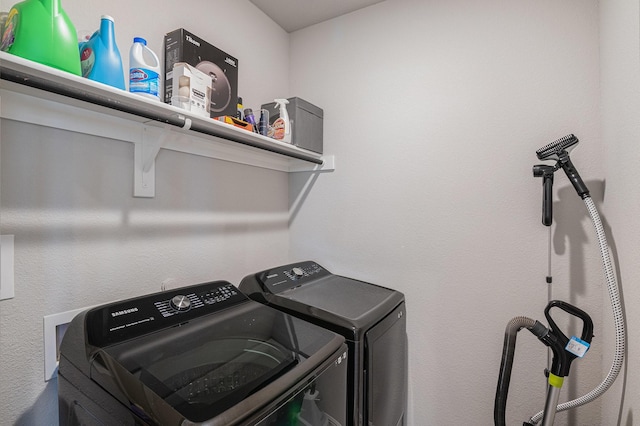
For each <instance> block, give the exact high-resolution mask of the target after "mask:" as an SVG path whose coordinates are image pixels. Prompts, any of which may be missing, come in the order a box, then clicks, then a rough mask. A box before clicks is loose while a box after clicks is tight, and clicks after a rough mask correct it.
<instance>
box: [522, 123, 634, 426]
mask: <svg viewBox="0 0 640 426" xmlns="http://www.w3.org/2000/svg"><path fill="white" fill-rule="evenodd" d="M577 144H578V138H577V137H575V136H574V135H572V134H571V135H567V136H565V137H563V138H560V139H558V140H556V141H554V142H552V143H550V144H548V145H546V146H544V147H542V148H540V149H539V150H537V151H536V155H537V156H538V159H540V160H556V161H557V164H556V167H557V168H562V169H563V170H564V172H565V174H566V175H567V177H568V178H569V180H570V181H571V183H572V185H573V187H574V188H575V190H576V192H577V193H578V195H579V196H580V197H581V198H582V200H583V201H584V203H585V204H586V206H587V210H588V211H589V215H590V216H591V220H592V221H593V225H594V226H595V229H596V234H597V236H598V244H599V245H600V253H601V256H602V266H603V269H604V273H605V278H606V280H607V288H608V290H609V299H610V301H611V307H612V309H613V319H614V326H615V334H616V339H615V340H616V341H615V345H616V348H615V354H614V357H613V363H612V365H611V369H610V370H609V373H608V374H607V376H606V377H605V379H604V380H603V381H602V383H600V385H598V386H597V387H596V388H595V389H593V390H592V391H591V392H589V393H587V394H586V395H584V396H582V397H580V398H576V399H574V400H572V401H569V402H565V403H563V404H560V405H558V407H557V411H564V410H568V409H570V408H575V407H579V406H581V405H584V404H587V403H589V402H591V401H593V400H594V399H596V398H598V397H599V396H600V395H602V394H603V393H605V392H606V391H607V390H608V389H609V388H610V387H611V385H612V384H613V382H614V381H615V380H616V377H618V373H619V372H620V369H621V368H622V364H623V361H624V352H625V345H626V333H625V325H624V314H623V312H622V303H621V301H620V294H619V290H618V282H617V281H616V277H615V274H614V273H613V266H612V265H611V259H610V256H609V246H608V244H607V237H606V235H605V232H604V228H603V227H602V222H601V221H600V215H599V214H598V210H597V209H596V206H595V203H594V202H593V200H592V199H591V196H590V195H589V190H588V189H587V187H586V185H585V184H584V182H583V181H582V179H581V178H580V175H579V174H578V170H576V168H575V167H574V165H573V163H571V159H570V158H569V152H570V151H571V150H572V149H573V148H575V146H576V145H577ZM542 416H543V412H542V411H541V412H539V413H537V414H536V415H535V416H533V417H531V419H530V421H529V423H531V424H533V425H535V424H536V423H537V422H539V421H540V419H541V418H542Z"/></svg>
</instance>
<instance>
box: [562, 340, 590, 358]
mask: <svg viewBox="0 0 640 426" xmlns="http://www.w3.org/2000/svg"><path fill="white" fill-rule="evenodd" d="M589 346H591V345H590V344H589V343H587V342H585V341H584V340H582V339H579V338H577V337H576V336H573V337H572V338H571V340H569V343H567V346H566V347H565V348H564V349H565V350H566V351H567V352H570V353H572V354H574V355H575V356H577V357H579V358H582V357H583V356H584V354H586V353H587V351H588V350H589Z"/></svg>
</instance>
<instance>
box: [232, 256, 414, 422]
mask: <svg viewBox="0 0 640 426" xmlns="http://www.w3.org/2000/svg"><path fill="white" fill-rule="evenodd" d="M239 289H240V290H241V291H243V292H244V293H245V294H246V295H248V296H249V297H251V298H252V299H254V300H256V301H259V302H261V303H264V304H266V305H268V306H271V307H274V308H277V309H279V310H281V311H283V312H286V313H289V314H291V315H295V316H297V317H299V318H302V319H305V320H307V321H310V322H313V323H314V324H317V325H320V326H322V327H324V328H326V329H327V330H331V331H334V332H336V333H339V334H341V335H342V336H344V337H345V339H346V342H347V346H348V347H349V363H348V364H349V368H348V390H347V416H348V420H347V424H349V425H354V426H397V425H403V424H406V407H407V381H408V380H407V364H408V360H407V359H408V343H407V333H406V306H405V298H404V295H403V294H402V293H401V292H399V291H396V290H392V289H389V288H386V287H382V286H379V285H375V284H372V283H367V282H364V281H360V280H356V279H352V278H348V277H343V276H339V275H334V274H332V273H331V272H329V271H328V270H327V269H326V268H324V267H322V266H320V265H319V264H318V263H317V262H314V261H304V262H298V263H292V264H289V265H283V266H278V267H274V268H270V269H268V270H264V271H261V272H257V273H254V274H251V275H248V276H246V277H245V278H244V279H243V280H242V282H241V283H240V285H239Z"/></svg>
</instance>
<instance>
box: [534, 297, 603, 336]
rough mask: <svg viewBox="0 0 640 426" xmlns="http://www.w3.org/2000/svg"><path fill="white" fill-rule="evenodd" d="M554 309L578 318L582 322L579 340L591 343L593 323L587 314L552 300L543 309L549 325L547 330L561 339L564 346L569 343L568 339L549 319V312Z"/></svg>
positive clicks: (570, 305)
mask: <svg viewBox="0 0 640 426" xmlns="http://www.w3.org/2000/svg"><path fill="white" fill-rule="evenodd" d="M554 307H555V308H560V309H562V310H563V311H565V312H567V313H568V314H571V315H573V316H574V317H577V318H580V319H581V320H582V335H581V336H580V339H582V340H584V341H585V342H587V343H591V339H592V338H593V321H592V320H591V317H590V316H589V314H587V313H586V312H585V311H583V310H582V309H580V308H577V307H575V306H573V305H572V304H570V303H567V302H563V301H562V300H552V301H551V302H549V304H548V305H547V307H546V308H545V310H544V316H545V317H546V318H547V321H548V322H549V325H550V327H549V329H550V330H551V331H552V332H553V333H554V334H555V335H556V336H557V337H561V338H562V340H563V343H564V344H566V343H567V342H568V341H569V339H568V338H567V336H565V335H564V334H563V333H562V332H561V331H560V329H559V328H558V325H557V324H556V323H555V321H554V320H553V318H551V314H550V312H549V311H550V310H551V308H554Z"/></svg>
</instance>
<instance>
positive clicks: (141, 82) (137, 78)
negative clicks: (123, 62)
mask: <svg viewBox="0 0 640 426" xmlns="http://www.w3.org/2000/svg"><path fill="white" fill-rule="evenodd" d="M158 80H159V76H158V73H157V72H155V71H152V70H148V69H144V68H131V70H129V91H130V92H132V93H148V94H150V95H153V96H158Z"/></svg>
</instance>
